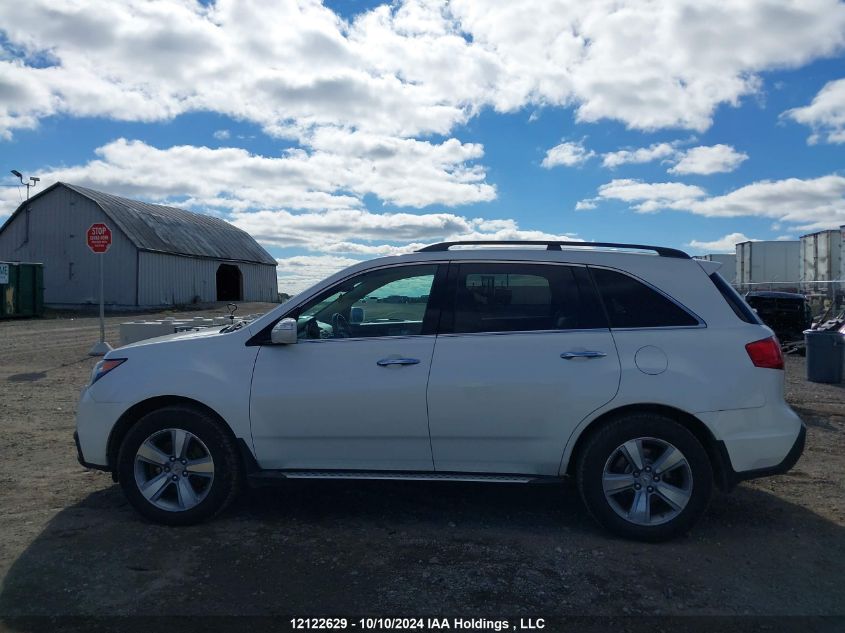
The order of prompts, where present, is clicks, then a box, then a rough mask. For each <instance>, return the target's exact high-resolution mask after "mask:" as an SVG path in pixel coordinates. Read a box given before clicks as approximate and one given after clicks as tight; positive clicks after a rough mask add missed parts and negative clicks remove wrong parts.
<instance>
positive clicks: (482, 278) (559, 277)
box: [453, 263, 607, 333]
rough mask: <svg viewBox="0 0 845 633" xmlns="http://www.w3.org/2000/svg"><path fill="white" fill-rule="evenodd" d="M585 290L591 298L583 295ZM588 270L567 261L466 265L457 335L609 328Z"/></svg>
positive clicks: (462, 268) (456, 308)
mask: <svg viewBox="0 0 845 633" xmlns="http://www.w3.org/2000/svg"><path fill="white" fill-rule="evenodd" d="M582 287H583V289H584V290H583V292H584V294H585V295H586V296H583V297H582V290H581V289H582ZM593 293H594V291H593V289H592V287H591V286H590V284H589V279H588V277H587V273H586V270H585V269H584V268H579V267H572V266H564V265H543V264H520V263H495V264H474V263H470V264H461V265H460V266H459V267H458V275H457V288H456V292H455V301H454V329H453V331H454V332H455V333H476V332H525V331H538V330H571V329H587V328H596V327H607V324H606V320H605V319H604V317H603V315H602V313H601V310H600V306H599V304H598V301H597V300H596V299H595V297H594V295H593Z"/></svg>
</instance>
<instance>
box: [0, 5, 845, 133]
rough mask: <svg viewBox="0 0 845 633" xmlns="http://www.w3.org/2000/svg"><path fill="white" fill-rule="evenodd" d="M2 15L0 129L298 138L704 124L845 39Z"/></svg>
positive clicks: (433, 10) (7, 11)
mask: <svg viewBox="0 0 845 633" xmlns="http://www.w3.org/2000/svg"><path fill="white" fill-rule="evenodd" d="M538 16H541V17H539V18H538ZM0 24H3V25H4V26H3V30H4V35H5V37H6V38H7V40H8V42H9V43H10V45H11V46H10V49H9V50H15V51H23V56H17V54H14V55H7V56H6V57H5V58H4V59H0V95H2V99H0V133H2V134H5V135H8V134H10V133H11V131H12V130H14V129H16V128H30V127H34V126H35V125H36V124H37V121H38V120H39V119H41V118H43V117H45V116H50V115H55V114H64V115H69V116H103V117H109V118H113V119H119V120H133V121H152V120H169V119H172V118H173V117H175V116H177V115H179V114H181V113H185V112H196V111H211V112H217V113H221V114H224V115H228V116H231V117H233V118H237V119H239V120H245V121H252V122H255V123H257V124H258V125H260V126H262V127H263V128H264V129H265V130H267V131H268V132H270V133H274V134H284V135H289V136H294V137H298V136H299V135H301V134H302V133H303V132H304V131H307V130H309V129H311V128H313V127H314V126H322V125H331V126H342V127H348V128H353V129H356V130H363V131H367V132H371V133H375V134H379V135H387V136H399V137H405V138H408V137H412V136H418V135H421V134H428V133H438V134H448V133H449V131H450V130H451V129H453V127H454V126H455V125H456V124H460V123H463V122H465V121H466V120H467V119H468V118H469V117H471V116H474V115H475V114H476V113H477V112H479V111H480V110H481V109H482V108H485V107H493V108H495V109H496V110H497V111H501V112H512V111H516V110H517V109H520V108H523V107H525V106H531V107H548V106H573V107H575V109H576V116H577V119H578V120H579V121H597V120H600V119H606V118H611V119H617V120H619V121H622V122H623V123H624V124H625V125H627V126H628V127H632V128H638V129H646V130H650V129H657V128H661V127H683V128H690V129H697V130H702V129H705V128H706V127H708V126H709V124H710V122H711V119H712V115H713V112H714V110H715V108H716V107H717V106H718V105H720V104H732V105H735V104H737V103H738V102H739V100H740V99H741V98H742V97H743V96H745V95H748V94H753V93H755V92H756V91H758V90H759V87H760V80H759V77H758V74H759V73H761V72H763V71H766V70H769V69H774V68H784V67H796V66H800V65H803V64H806V63H807V62H809V61H810V60H812V59H815V58H818V57H820V56H825V55H831V54H833V53H834V52H836V51H837V50H838V49H839V48H840V47H841V46H842V45H843V42H845V6H843V5H842V3H840V2H838V1H837V0H804V1H802V2H789V3H786V2H780V3H772V2H770V1H768V0H748V1H747V2H742V3H725V2H721V1H720V0H679V1H678V2H665V3H660V2H653V3H642V2H636V1H634V0H622V1H620V2H613V3H610V2H581V1H578V0H523V1H521V2H506V3H505V2H500V1H498V0H454V1H453V2H451V3H446V2H441V1H437V0H399V1H398V2H397V3H396V4H394V5H391V6H387V5H382V6H378V7H375V8H373V9H371V10H369V11H365V12H362V13H360V14H359V15H357V16H356V17H355V18H354V19H353V20H352V21H351V22H348V21H345V20H343V19H342V18H340V17H339V16H338V15H336V14H335V13H334V12H333V11H331V10H330V9H329V8H327V7H325V6H323V5H322V4H320V3H319V2H316V1H313V0H310V1H306V2H300V3H267V2H260V1H259V0H219V1H218V2H217V3H215V4H214V5H212V6H210V7H206V6H203V5H201V4H200V3H195V2H184V1H181V0H159V1H157V2H145V1H141V0H127V1H125V2H111V1H109V0H88V1H87V2H84V3H78V2H69V1H66V2H57V1H55V0H32V1H31V2H27V3H24V4H20V3H17V4H16V3H3V4H2V5H0ZM713 24H718V25H719V28H718V29H714V28H713V27H712V25H713ZM33 59H37V60H44V59H48V60H49V61H50V64H48V65H47V66H46V67H43V66H44V64H37V66H38V67H36V65H35V64H31V63H30V62H31V61H32V60H33Z"/></svg>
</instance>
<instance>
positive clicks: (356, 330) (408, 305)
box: [296, 264, 437, 340]
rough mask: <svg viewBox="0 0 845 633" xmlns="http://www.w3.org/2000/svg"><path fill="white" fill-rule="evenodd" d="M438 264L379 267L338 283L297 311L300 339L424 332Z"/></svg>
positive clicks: (411, 334) (404, 334)
mask: <svg viewBox="0 0 845 633" xmlns="http://www.w3.org/2000/svg"><path fill="white" fill-rule="evenodd" d="M436 270H437V265H436V264H429V265H421V266H399V267H395V268H387V269H382V270H375V271H371V272H367V273H364V274H362V275H358V276H356V277H353V278H351V279H349V280H347V281H344V282H341V283H340V284H339V285H337V286H333V287H332V288H330V289H328V290H327V291H325V292H323V293H321V294H320V295H318V296H317V297H315V298H314V299H312V300H311V301H310V302H309V303H306V304H305V305H304V306H303V307H302V308H301V309H300V310H299V311H298V312H297V313H296V319H297V334H298V337H299V339H300V340H309V339H339V338H363V337H373V336H413V335H419V334H423V333H424V324H425V322H426V313H427V311H428V308H429V297H430V296H431V287H432V285H433V284H434V275H435V272H436Z"/></svg>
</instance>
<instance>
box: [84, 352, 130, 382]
mask: <svg viewBox="0 0 845 633" xmlns="http://www.w3.org/2000/svg"><path fill="white" fill-rule="evenodd" d="M125 362H126V359H125V358H109V359H108V360H101V361H100V362H99V363H97V364H96V365H94V371H92V372H91V384H92V385H93V384H94V383H95V382H97V381H98V380H99V379H100V378H102V377H103V376H105V375H106V374H107V373H109V372H110V371H111V370H112V369H115V368H117V367H120V366H121V365H122V364H123V363H125Z"/></svg>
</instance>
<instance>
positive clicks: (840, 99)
mask: <svg viewBox="0 0 845 633" xmlns="http://www.w3.org/2000/svg"><path fill="white" fill-rule="evenodd" d="M782 116H787V117H789V118H791V119H793V120H795V121H797V122H798V123H803V124H804V125H809V126H810V127H811V128H812V129H813V134H812V135H811V136H810V138H809V139H808V142H809V143H810V144H813V143H817V142H819V141H827V142H828V143H845V79H837V80H836V81H830V82H828V83H827V84H825V86H824V87H823V88H822V89H821V90H820V91H819V93H818V94H817V95H816V96H815V97H814V98H813V102H812V103H811V104H810V105H808V106H804V107H803V108H793V109H792V110H787V111H786V112H784V113H783V115H782Z"/></svg>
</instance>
